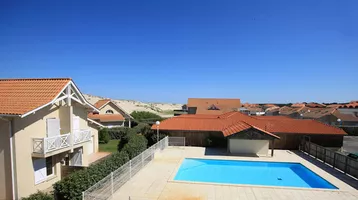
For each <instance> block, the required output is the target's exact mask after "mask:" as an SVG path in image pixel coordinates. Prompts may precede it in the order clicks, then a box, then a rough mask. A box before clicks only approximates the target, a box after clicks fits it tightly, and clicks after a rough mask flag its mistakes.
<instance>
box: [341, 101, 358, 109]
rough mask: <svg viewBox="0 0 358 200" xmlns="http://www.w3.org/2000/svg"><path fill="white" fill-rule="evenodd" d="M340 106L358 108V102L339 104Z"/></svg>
mask: <svg viewBox="0 0 358 200" xmlns="http://www.w3.org/2000/svg"><path fill="white" fill-rule="evenodd" d="M339 108H358V103H356V102H354V103H349V104H345V105H341V106H339Z"/></svg>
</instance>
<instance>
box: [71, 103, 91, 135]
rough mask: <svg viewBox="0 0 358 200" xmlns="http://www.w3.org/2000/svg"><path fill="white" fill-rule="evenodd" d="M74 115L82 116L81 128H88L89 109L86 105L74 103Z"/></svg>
mask: <svg viewBox="0 0 358 200" xmlns="http://www.w3.org/2000/svg"><path fill="white" fill-rule="evenodd" d="M73 115H75V116H78V117H80V129H88V124H87V109H86V108H85V107H84V106H82V105H80V104H78V103H73Z"/></svg>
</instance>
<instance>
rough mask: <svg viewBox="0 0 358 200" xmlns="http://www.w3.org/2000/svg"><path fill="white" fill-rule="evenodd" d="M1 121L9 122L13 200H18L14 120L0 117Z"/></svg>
mask: <svg viewBox="0 0 358 200" xmlns="http://www.w3.org/2000/svg"><path fill="white" fill-rule="evenodd" d="M0 119H1V120H4V121H7V122H9V136H10V165H11V191H12V198H13V199H17V193H16V189H15V187H16V184H15V167H14V153H13V152H14V150H13V145H12V144H13V140H12V135H13V134H12V120H9V119H6V118H3V117H0Z"/></svg>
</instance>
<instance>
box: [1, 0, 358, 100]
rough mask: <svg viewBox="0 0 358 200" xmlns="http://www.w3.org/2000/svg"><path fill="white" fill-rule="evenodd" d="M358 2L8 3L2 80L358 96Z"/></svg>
mask: <svg viewBox="0 0 358 200" xmlns="http://www.w3.org/2000/svg"><path fill="white" fill-rule="evenodd" d="M357 10H358V1H355V0H351V1H312V0H309V1H287V0H285V1H253V0H250V1H248V0H247V1H237V0H235V1H234V0H233V1H212V0H205V1H204V0H180V1H179V0H178V1H177V0H170V1H168V0H163V1H158V0H151V1H148V0H142V1H137V0H132V1H75V2H74V1H1V3H0V78H15V77H71V78H73V79H74V81H75V82H76V84H77V85H78V86H79V87H80V89H81V90H82V92H84V93H90V94H93V95H99V96H106V97H111V98H118V99H136V100H142V101H155V102H178V103H184V102H186V100H187V98H188V97H225V98H241V100H242V101H243V102H252V103H260V102H299V101H318V102H329V101H338V102H341V101H349V100H353V99H358V95H357V91H358V90H357V80H358V78H357V77H358V25H357V21H358V12H357Z"/></svg>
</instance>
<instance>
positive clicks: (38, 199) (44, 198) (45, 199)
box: [22, 191, 54, 200]
mask: <svg viewBox="0 0 358 200" xmlns="http://www.w3.org/2000/svg"><path fill="white" fill-rule="evenodd" d="M22 200H54V197H53V195H52V194H48V193H45V192H41V191H38V192H36V193H34V194H31V195H30V196H29V197H25V198H22Z"/></svg>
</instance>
